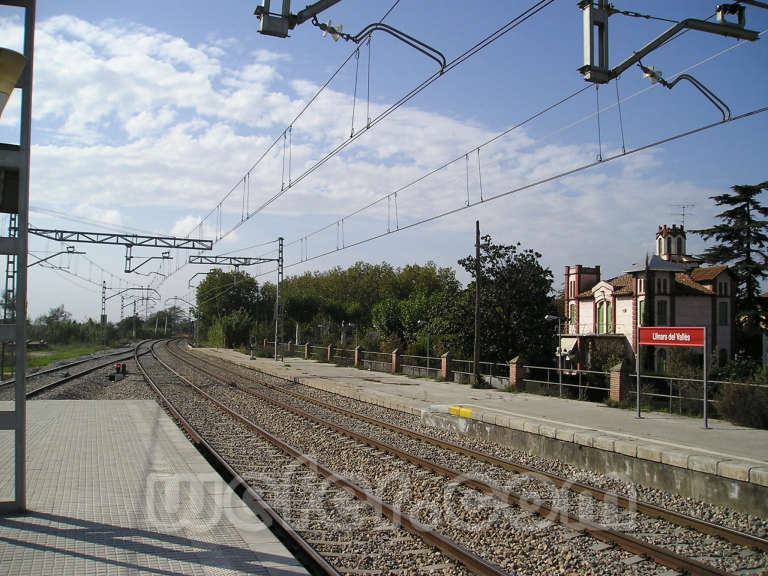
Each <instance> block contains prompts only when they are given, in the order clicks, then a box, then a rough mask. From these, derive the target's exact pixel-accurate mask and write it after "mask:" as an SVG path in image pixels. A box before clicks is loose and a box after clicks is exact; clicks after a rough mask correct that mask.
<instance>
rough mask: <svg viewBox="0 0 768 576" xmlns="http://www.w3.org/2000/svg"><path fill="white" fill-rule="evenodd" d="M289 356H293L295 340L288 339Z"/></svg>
mask: <svg viewBox="0 0 768 576" xmlns="http://www.w3.org/2000/svg"><path fill="white" fill-rule="evenodd" d="M288 356H293V340H289V341H288Z"/></svg>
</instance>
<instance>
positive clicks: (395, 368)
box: [392, 348, 402, 374]
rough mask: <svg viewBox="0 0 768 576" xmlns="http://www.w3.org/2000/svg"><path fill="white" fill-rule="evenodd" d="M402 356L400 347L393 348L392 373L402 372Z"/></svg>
mask: <svg viewBox="0 0 768 576" xmlns="http://www.w3.org/2000/svg"><path fill="white" fill-rule="evenodd" d="M401 361H402V360H401V358H400V349H399V348H395V349H394V350H392V374H397V373H398V372H400V368H401V366H400V364H401Z"/></svg>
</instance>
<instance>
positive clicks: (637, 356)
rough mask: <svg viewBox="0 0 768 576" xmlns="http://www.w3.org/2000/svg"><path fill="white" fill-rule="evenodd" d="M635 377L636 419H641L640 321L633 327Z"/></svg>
mask: <svg viewBox="0 0 768 576" xmlns="http://www.w3.org/2000/svg"><path fill="white" fill-rule="evenodd" d="M635 348H636V352H635V376H637V394H636V396H637V398H635V402H636V403H637V418H642V415H641V414H640V321H639V319H638V322H637V326H636V327H635Z"/></svg>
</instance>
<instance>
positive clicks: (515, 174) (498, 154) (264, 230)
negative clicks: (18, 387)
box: [0, 0, 768, 321]
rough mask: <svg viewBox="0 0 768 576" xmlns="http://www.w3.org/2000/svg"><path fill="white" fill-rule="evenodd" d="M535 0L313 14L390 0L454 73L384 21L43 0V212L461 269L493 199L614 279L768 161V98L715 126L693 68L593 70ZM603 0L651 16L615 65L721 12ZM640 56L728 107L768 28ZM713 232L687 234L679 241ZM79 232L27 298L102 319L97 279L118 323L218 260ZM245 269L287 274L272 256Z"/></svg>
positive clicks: (9, 133)
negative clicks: (195, 259)
mask: <svg viewBox="0 0 768 576" xmlns="http://www.w3.org/2000/svg"><path fill="white" fill-rule="evenodd" d="M277 4H279V2H278V3H277ZM293 4H294V6H293V10H294V11H296V10H297V9H301V8H303V7H304V5H305V4H306V2H305V1H302V2H299V3H298V4H297V3H296V2H295V1H294V3H293ZM393 4H394V6H393ZM535 4H536V2H533V1H531V2H522V1H514V2H513V1H511V0H504V1H502V0H476V1H474V2H471V3H467V2H457V1H455V0H400V1H399V2H396V3H395V2H394V0H386V1H382V2H379V1H374V0H367V1H365V2H360V1H357V2H355V1H353V0H342V1H341V2H339V3H338V4H337V5H336V6H334V7H332V8H330V9H328V10H326V11H325V12H323V13H322V14H321V15H320V17H319V19H320V20H321V21H322V22H327V21H328V20H329V19H330V20H331V22H332V23H333V24H334V25H338V24H341V25H342V26H343V31H344V32H347V33H350V34H356V33H357V32H358V31H360V30H362V29H363V28H365V27H366V26H367V25H369V24H372V23H375V22H378V21H379V20H380V19H381V18H382V17H383V16H384V15H385V14H387V12H388V11H389V10H390V8H392V10H391V12H389V13H388V14H387V16H386V19H385V20H384V22H385V23H386V24H388V25H389V26H392V27H394V28H395V29H397V30H399V31H401V32H404V33H406V34H408V35H409V36H411V37H412V38H415V39H417V40H418V41H420V42H422V43H424V44H426V45H427V46H429V47H430V48H431V49H434V50H436V51H438V52H439V53H441V54H442V55H443V56H444V58H445V59H446V61H447V62H448V63H449V65H448V67H447V68H446V69H445V71H444V72H443V73H442V74H441V73H439V72H440V67H439V65H438V63H437V62H436V61H435V60H433V59H431V58H429V57H427V56H426V55H424V54H422V53H421V52H419V51H417V50H415V49H414V48H413V47H411V46H408V45H407V44H405V43H403V42H402V41H400V40H398V39H396V38H394V37H393V36H391V35H388V34H386V33H385V32H382V31H377V32H374V34H373V36H372V38H371V39H370V43H368V42H366V41H363V42H362V43H360V44H359V45H357V44H354V43H353V42H347V41H344V40H342V39H340V40H339V41H338V42H334V41H333V40H332V39H331V38H330V37H329V36H326V37H323V36H322V33H321V31H320V30H319V29H318V28H317V27H315V26H313V25H312V23H311V22H306V23H304V24H302V25H300V26H298V27H297V28H295V29H294V30H292V31H291V34H290V37H289V38H274V37H269V36H264V35H261V34H259V33H258V27H259V22H258V20H257V19H256V17H255V16H254V15H253V11H254V8H255V7H256V5H257V1H256V0H251V1H250V2H243V1H239V0H237V1H234V0H229V1H224V2H217V3H211V2H204V1H198V0H184V1H181V0H163V1H162V2H147V1H145V0H135V1H134V2H129V3H117V2H97V1H93V0H82V1H67V0H58V1H52V0H38V5H37V24H36V46H35V50H36V54H35V75H34V90H33V124H32V126H33V127H32V156H31V182H30V205H31V212H30V226H31V227H32V228H44V229H57V230H76V231H90V232H121V233H130V234H143V235H159V236H176V237H190V238H204V239H210V240H213V241H214V244H213V250H212V251H211V252H208V253H206V254H210V255H232V256H244V257H259V258H265V259H272V258H276V257H277V238H278V237H282V238H284V242H285V275H286V276H290V275H294V274H300V273H302V272H304V271H307V270H311V271H314V270H321V271H322V270H328V269H330V268H333V267H335V266H342V267H346V266H349V265H351V264H353V263H354V262H357V261H366V262H371V263H378V262H382V261H387V262H389V263H391V264H393V265H395V266H404V265H406V264H413V263H418V264H424V263H426V262H427V261H430V260H431V261H434V262H435V263H436V264H437V265H439V266H449V267H453V268H456V269H457V275H458V277H459V279H460V280H462V281H463V282H466V281H467V280H468V278H467V276H466V274H465V273H464V272H463V271H461V270H458V268H459V267H458V265H457V260H458V259H460V258H462V257H464V256H466V255H468V254H470V253H472V251H473V250H474V231H475V221H476V220H479V222H480V228H481V233H482V234H489V235H490V236H491V237H492V240H493V242H495V243H501V244H513V243H518V242H519V243H521V246H522V247H524V248H532V249H534V250H536V251H538V252H540V253H541V255H542V256H541V261H542V263H543V264H544V265H545V266H547V267H549V268H551V270H552V271H553V274H554V279H555V282H554V288H555V289H560V288H561V287H562V283H563V280H562V274H563V267H564V266H566V265H574V264H583V265H588V266H594V265H600V266H601V270H602V273H603V277H604V278H610V277H612V276H616V275H619V274H621V273H623V272H624V271H626V270H627V269H629V268H630V267H631V265H632V264H633V263H636V262H639V261H641V260H642V258H643V257H644V255H645V254H646V253H648V252H651V253H652V252H653V250H654V235H655V232H656V229H657V227H658V226H659V225H662V224H667V225H672V224H678V225H679V224H681V223H682V222H683V215H682V212H683V211H684V212H685V216H684V220H685V226H686V229H698V228H704V227H708V226H711V225H713V224H714V223H715V222H716V218H715V215H716V213H717V212H718V211H719V210H718V209H717V207H716V206H715V205H714V203H713V202H712V200H711V199H710V197H711V196H713V195H715V194H722V193H725V192H728V190H729V188H730V187H731V186H733V185H735V184H757V183H760V182H763V181H766V180H768V169H766V160H765V158H766V156H765V150H766V139H767V136H766V135H767V134H768V112H761V113H757V114H755V115H751V116H747V117H745V118H741V119H738V120H734V121H732V122H728V123H725V124H718V121H719V120H721V119H722V115H721V112H720V111H718V110H717V109H716V108H715V107H714V106H713V105H712V104H711V103H710V102H709V101H708V100H707V99H706V98H705V97H704V95H703V94H701V93H700V92H699V91H697V90H696V89H695V88H694V87H693V86H692V85H691V84H690V83H686V82H680V83H679V84H677V85H676V86H675V87H674V88H673V89H672V90H667V89H666V88H664V87H662V86H660V85H658V84H656V85H651V84H650V83H649V82H648V80H647V79H644V78H643V74H642V72H641V71H640V70H639V69H638V68H637V67H631V68H630V69H628V70H627V71H626V72H624V73H623V74H622V75H621V76H620V78H619V80H618V83H617V82H616V81H614V82H611V83H609V84H607V85H602V86H600V87H599V88H596V87H595V86H594V85H592V84H589V83H587V82H585V81H584V80H583V78H582V77H581V75H580V74H579V73H578V71H577V69H578V68H579V67H580V66H581V65H582V64H583V48H582V45H583V39H582V14H581V10H580V9H579V8H578V6H577V4H576V2H575V1H568V2H564V1H562V0H557V1H555V2H553V3H551V4H550V5H546V6H544V7H542V8H541V10H540V11H538V12H537V13H535V14H533V15H531V16H530V17H529V18H527V19H525V20H524V21H520V22H518V23H517V25H515V18H517V17H518V16H519V15H520V14H522V13H524V12H525V11H526V10H527V9H528V8H529V7H530V6H533V5H535ZM613 4H614V6H615V7H616V8H617V9H619V10H623V11H630V12H638V13H642V14H645V15H649V16H653V17H654V18H652V19H648V18H639V17H632V16H628V15H623V14H615V15H613V16H611V18H610V20H609V26H610V28H609V37H610V46H609V48H610V63H611V66H616V65H617V64H618V63H619V62H620V61H622V60H624V59H625V58H626V57H628V56H629V55H631V54H632V52H633V51H634V50H637V49H639V48H640V47H642V46H643V45H645V44H646V43H648V42H649V41H650V40H652V39H653V38H655V37H656V36H658V35H659V34H661V33H662V32H664V31H665V30H667V29H668V28H669V27H670V26H672V23H671V22H670V21H679V20H682V19H684V18H698V19H706V18H710V17H711V16H712V15H713V14H714V10H715V4H714V3H709V2H703V1H701V0H698V1H683V0H681V1H678V2H674V3H669V2H663V3H662V2H639V1H637V0H617V1H615V2H614V3H613ZM508 23H512V26H510V29H509V30H508V31H507V32H506V33H504V34H501V35H500V36H499V37H498V38H497V39H496V40H494V41H493V42H491V43H489V44H488V45H487V46H485V47H483V48H482V49H480V50H479V51H477V52H476V53H471V54H469V55H468V57H467V58H466V59H464V58H460V57H461V56H462V55H463V54H465V53H466V51H468V50H470V49H471V48H472V47H473V46H475V45H476V44H477V43H478V42H481V41H482V40H483V39H485V38H487V37H489V36H490V35H491V34H493V33H494V32H495V31H497V30H499V29H501V28H502V27H504V26H505V25H506V24H508ZM746 26H747V28H749V29H751V30H755V31H757V32H764V31H765V30H767V29H768V10H762V9H759V8H755V7H747V10H746ZM21 34H22V24H21V12H20V11H18V10H15V9H11V8H5V9H0V37H1V38H3V43H4V44H3V45H4V46H5V47H9V48H14V49H17V50H18V49H20V47H21ZM457 59H458V60H457ZM643 63H644V64H645V65H647V66H650V65H652V66H654V67H655V68H656V69H658V70H661V71H662V73H663V76H664V78H666V79H667V80H672V79H674V78H675V77H676V76H677V75H678V74H680V73H683V72H687V73H688V74H690V75H691V76H693V77H694V78H695V79H696V80H698V81H699V82H700V83H702V84H703V85H704V86H706V87H707V88H708V89H709V90H710V91H711V92H713V93H714V94H716V95H717V97H718V98H720V99H721V100H722V101H724V102H725V103H726V104H727V105H728V107H729V108H730V110H731V114H732V116H733V117H739V116H740V115H744V114H747V113H749V112H752V111H755V110H759V109H761V108H763V107H766V106H768V74H766V71H768V35H767V34H763V36H762V37H761V38H760V39H759V40H757V41H756V42H744V41H741V42H740V41H737V40H734V39H732V38H725V37H721V36H716V35H712V34H706V33H703V32H695V31H691V32H688V33H685V34H683V35H681V36H679V37H678V38H675V39H674V40H672V41H670V42H668V43H667V44H665V45H664V46H662V47H661V48H659V49H657V50H655V51H654V52H652V53H651V54H649V55H648V56H646V57H645V58H644V59H643ZM617 84H618V85H617ZM19 102H20V98H19V94H18V93H14V95H13V96H12V98H11V100H10V101H9V103H8V105H7V107H6V110H5V112H4V113H3V116H2V118H0V141H3V142H12V143H13V142H17V141H18V114H19ZM699 129H702V130H700V131H699ZM688 132H692V133H691V134H689V135H686V136H683V135H684V134H686V133H688ZM763 201H764V204H768V198H767V197H766V195H765V194H764V195H763ZM0 226H2V227H3V229H5V227H6V226H7V220H1V219H0ZM705 247H706V244H705V243H704V242H702V240H701V239H700V238H699V237H698V236H696V235H695V234H689V235H688V252H689V253H693V254H696V253H700V252H701V251H702V250H703V249H704V248H705ZM75 249H76V250H77V251H82V252H85V254H62V255H58V256H54V257H52V258H51V259H50V260H48V261H47V262H46V263H45V264H39V265H34V266H32V267H31V268H30V269H29V291H28V309H29V315H30V317H31V318H36V317H38V316H40V315H42V314H45V313H47V312H48V310H50V309H51V308H53V307H56V306H59V305H64V307H65V308H66V310H68V311H69V312H71V313H72V315H73V317H74V318H76V319H78V320H83V319H87V318H89V317H91V318H98V316H99V314H100V312H101V287H102V283H103V282H106V286H107V291H106V295H107V298H108V299H107V302H106V311H107V316H108V318H109V320H110V321H117V320H119V319H120V317H121V313H122V314H125V315H130V314H131V313H132V310H133V305H132V303H131V302H132V300H134V299H135V298H136V297H137V296H139V295H140V294H142V291H141V290H137V289H136V288H138V287H151V288H152V289H153V290H156V293H155V292H153V293H152V294H153V298H154V299H155V301H154V302H151V303H146V302H145V303H139V304H137V306H138V308H137V311H139V312H142V313H145V312H147V311H149V312H151V311H153V310H158V309H162V308H164V307H166V306H169V305H171V304H180V305H182V307H185V306H186V304H184V302H183V300H186V301H189V302H193V301H194V286H195V285H196V284H197V283H198V282H199V281H200V280H202V278H203V275H202V274H201V273H205V272H206V271H207V270H208V269H209V268H210V267H209V266H204V265H196V264H188V263H187V258H188V256H189V255H190V254H192V253H191V252H189V251H184V250H172V251H171V253H170V254H169V255H170V256H171V259H165V260H163V259H160V258H158V257H159V256H161V253H162V250H160V249H150V248H135V249H134V250H133V252H132V256H133V259H132V261H131V266H132V267H136V266H139V268H138V269H136V270H135V271H134V272H132V273H129V274H126V273H125V272H124V270H125V266H126V254H125V248H124V247H120V246H105V245H95V244H77V245H75ZM30 250H31V257H30V263H33V262H35V261H36V260H37V259H40V258H45V257H47V256H51V255H53V254H56V253H57V252H63V251H66V245H63V244H59V243H57V242H53V241H49V240H46V239H43V238H40V237H36V236H30ZM147 258H153V259H151V260H147ZM243 270H245V271H247V272H248V273H250V274H252V275H253V276H255V277H256V279H257V280H258V281H259V282H265V281H271V282H274V281H275V280H276V274H275V265H274V263H273V262H265V263H263V264H259V265H256V266H251V267H248V268H243ZM127 288H131V290H129V291H127V292H122V293H121V291H122V290H125V289H127ZM173 298H181V299H183V300H173ZM123 307H124V308H123ZM121 308H123V309H122V310H121Z"/></svg>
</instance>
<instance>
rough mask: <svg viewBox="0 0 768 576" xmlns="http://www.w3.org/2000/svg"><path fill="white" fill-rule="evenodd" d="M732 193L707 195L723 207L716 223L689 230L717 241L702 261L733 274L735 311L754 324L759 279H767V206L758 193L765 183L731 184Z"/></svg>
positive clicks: (756, 314)
mask: <svg viewBox="0 0 768 576" xmlns="http://www.w3.org/2000/svg"><path fill="white" fill-rule="evenodd" d="M732 190H733V192H734V193H733V194H721V195H719V196H711V199H712V200H714V201H715V204H716V205H717V206H726V207H727V209H726V210H723V211H722V212H720V213H719V214H718V215H717V218H719V219H720V223H719V224H716V225H714V226H712V227H710V228H704V229H701V230H693V232H694V233H695V234H699V235H701V236H702V238H704V240H709V239H711V238H714V239H715V240H716V241H717V243H716V244H715V245H713V246H710V247H709V248H707V249H706V250H705V251H704V253H703V254H702V255H701V258H702V259H703V260H704V261H705V262H709V263H711V264H725V265H727V266H729V267H730V268H731V271H732V272H733V274H734V276H735V277H736V283H737V292H736V312H737V314H738V315H739V316H741V317H742V319H744V320H745V321H747V323H749V324H753V325H755V324H757V322H758V313H759V300H758V295H759V293H760V281H761V280H762V279H764V278H768V250H767V249H768V220H765V218H766V217H768V207H766V206H762V205H761V203H760V194H761V192H762V191H763V190H768V182H763V183H762V184H757V185H754V186H733V188H732Z"/></svg>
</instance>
